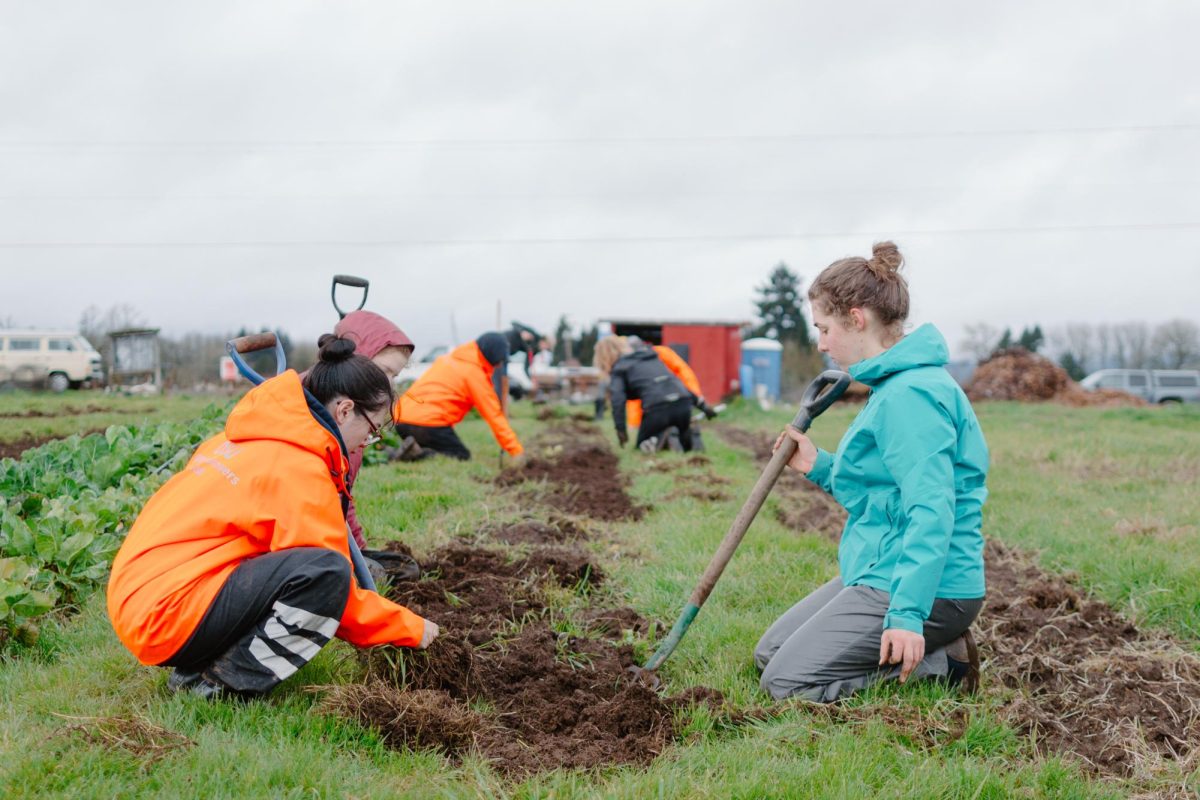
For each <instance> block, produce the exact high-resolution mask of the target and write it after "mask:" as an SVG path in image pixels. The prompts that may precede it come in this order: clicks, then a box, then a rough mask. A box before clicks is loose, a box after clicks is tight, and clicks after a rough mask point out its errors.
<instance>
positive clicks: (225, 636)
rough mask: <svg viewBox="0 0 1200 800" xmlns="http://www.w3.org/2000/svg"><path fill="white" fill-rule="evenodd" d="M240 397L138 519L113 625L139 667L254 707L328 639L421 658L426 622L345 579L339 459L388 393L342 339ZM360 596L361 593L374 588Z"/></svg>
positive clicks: (117, 575)
mask: <svg viewBox="0 0 1200 800" xmlns="http://www.w3.org/2000/svg"><path fill="white" fill-rule="evenodd" d="M320 347H321V354H320V361H319V363H317V365H316V366H314V367H313V368H312V369H311V370H310V371H309V372H308V373H307V375H306V376H305V377H304V379H303V381H301V378H300V376H299V375H297V374H296V373H295V372H294V371H291V370H289V371H287V372H284V373H283V374H281V375H279V376H277V377H275V378H271V379H270V380H268V381H265V382H264V383H262V384H261V385H260V386H258V387H256V388H254V389H253V390H251V391H250V392H249V393H247V394H246V396H245V397H244V398H242V400H241V401H240V402H239V403H238V404H237V406H236V407H235V408H234V409H233V411H232V412H231V413H230V415H229V419H228V420H227V421H226V423H225V430H224V432H223V433H220V434H218V435H216V436H214V437H213V438H211V439H209V440H208V441H207V442H205V443H204V444H202V445H201V446H200V447H199V449H198V450H197V451H196V453H195V455H193V456H192V459H191V461H190V462H188V464H187V466H186V467H185V468H184V469H183V470H181V471H180V472H179V473H178V474H177V475H175V476H174V477H173V478H171V480H169V481H168V482H167V483H166V484H164V485H163V487H162V488H161V489H159V490H158V491H157V492H156V493H155V494H154V496H153V497H151V498H150V501H149V502H148V503H147V504H146V507H145V508H144V509H142V513H141V514H140V515H139V516H138V518H137V521H136V522H135V523H134V525H133V528H132V529H131V530H130V531H129V535H128V536H127V537H126V539H125V543H124V544H123V545H122V546H121V550H120V552H119V553H117V557H116V559H115V561H114V562H113V568H112V576H111V578H110V579H109V583H108V614H109V618H110V619H111V620H112V624H113V627H114V628H115V629H116V632H117V636H118V637H120V639H121V641H122V642H123V643H124V644H125V646H126V647H127V648H129V650H130V651H131V652H132V653H133V654H134V655H135V656H137V658H138V660H139V661H141V662H142V663H143V664H152V665H158V666H163V667H174V668H175V672H174V673H173V674H172V676H171V678H170V680H169V681H168V685H169V686H170V687H171V688H172V689H174V690H181V689H188V690H190V691H192V692H193V693H194V694H198V695H201V696H205V697H216V696H219V695H222V694H236V695H260V694H263V693H265V692H268V691H270V690H271V689H272V688H274V687H275V686H276V685H277V684H278V683H279V682H280V681H283V680H284V679H286V678H288V677H289V676H291V675H292V674H293V673H295V672H296V670H298V669H299V668H300V667H302V666H303V665H304V664H306V663H307V662H308V661H309V660H311V659H312V658H313V656H315V655H316V654H317V652H318V651H320V649H321V648H322V647H323V646H324V645H325V644H326V643H327V642H328V641H329V640H330V638H331V637H333V636H337V637H338V638H340V639H345V640H346V641H348V642H351V643H352V644H355V645H358V646H360V647H367V646H371V645H380V644H392V645H397V646H401V647H427V646H428V645H429V643H430V642H432V641H433V639H434V638H435V637H436V636H437V635H438V627H437V625H436V624H434V623H433V622H430V621H428V620H425V619H422V618H421V617H419V616H417V615H416V614H414V613H413V612H411V611H409V610H408V609H406V608H404V607H403V606H399V605H397V604H395V603H393V602H391V601H389V600H386V599H384V598H383V597H381V596H380V595H379V594H377V593H376V592H374V591H370V590H367V589H363V588H362V585H361V584H360V583H359V581H358V579H357V578H356V576H355V573H354V569H353V567H352V566H351V556H350V552H351V551H350V540H349V534H348V532H347V527H346V517H345V513H346V508H347V505H348V503H349V500H350V497H349V493H348V492H347V490H346V483H345V476H346V472H347V468H348V456H349V455H350V453H352V452H354V451H355V450H358V449H360V448H362V447H363V445H364V444H365V443H366V442H367V441H368V440H369V439H370V438H371V437H372V436H374V435H375V433H376V432H377V431H378V430H379V428H381V427H383V426H385V425H387V424H388V423H390V422H391V415H392V405H393V403H394V400H395V397H394V394H393V392H392V384H391V381H389V380H388V378H387V376H386V375H385V374H384V372H383V371H382V370H381V369H379V367H377V366H376V365H374V364H373V363H372V362H371V361H370V360H369V359H366V358H364V357H362V356H357V355H354V343H353V342H352V341H350V340H348V339H338V338H335V337H333V336H328V335H327V336H323V337H321V342H320ZM364 582H366V584H367V585H370V583H369V582H367V581H364Z"/></svg>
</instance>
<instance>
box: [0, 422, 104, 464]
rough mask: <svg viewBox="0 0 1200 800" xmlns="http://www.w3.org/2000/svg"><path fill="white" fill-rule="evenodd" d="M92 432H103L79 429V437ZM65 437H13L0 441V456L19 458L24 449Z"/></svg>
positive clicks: (97, 429) (102, 430) (102, 431)
mask: <svg viewBox="0 0 1200 800" xmlns="http://www.w3.org/2000/svg"><path fill="white" fill-rule="evenodd" d="M93 433H104V428H94V429H92V430H87V431H79V436H80V438H82V437H84V436H90V435H92V434H93ZM63 438H66V437H64V436H62V435H57V436H22V437H21V438H20V439H13V440H12V441H11V442H0V458H15V459H17V460H20V458H21V456H22V455H23V454H24V453H25V451H26V450H32V449H33V448H35V447H41V446H42V445H44V444H46V443H47V442H53V441H56V440H58V439H63Z"/></svg>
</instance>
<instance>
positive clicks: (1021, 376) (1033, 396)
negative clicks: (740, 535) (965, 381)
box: [966, 347, 1146, 407]
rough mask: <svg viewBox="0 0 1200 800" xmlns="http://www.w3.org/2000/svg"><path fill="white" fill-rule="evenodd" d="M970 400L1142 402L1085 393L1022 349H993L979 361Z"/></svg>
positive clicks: (1110, 404) (1111, 404)
mask: <svg viewBox="0 0 1200 800" xmlns="http://www.w3.org/2000/svg"><path fill="white" fill-rule="evenodd" d="M966 391H967V397H969V398H971V399H972V400H976V401H978V400H1021V401H1024V402H1046V401H1049V402H1053V403H1060V404H1062V405H1068V406H1105V407H1114V406H1144V405H1146V401H1144V400H1142V399H1141V398H1139V397H1134V396H1133V395H1131V394H1129V393H1127V392H1119V391H1116V390H1114V389H1099V390H1095V391H1088V390H1087V389H1084V388H1083V387H1082V386H1080V385H1079V384H1078V383H1076V382H1075V381H1073V380H1071V376H1070V375H1068V374H1067V371H1066V370H1065V369H1063V368H1062V367H1060V366H1058V365H1057V364H1055V363H1054V362H1053V361H1051V360H1050V359H1048V358H1046V357H1045V356H1040V355H1038V354H1037V353H1031V352H1029V351H1028V350H1026V349H1025V348H1023V347H1009V348H1007V349H1004V350H997V351H996V352H995V353H992V354H991V355H990V356H988V358H987V359H985V360H984V361H981V362H980V363H979V366H978V367H977V368H976V370H975V374H974V375H972V376H971V383H970V384H969V385H968V386H967V389H966Z"/></svg>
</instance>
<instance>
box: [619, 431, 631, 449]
mask: <svg viewBox="0 0 1200 800" xmlns="http://www.w3.org/2000/svg"><path fill="white" fill-rule="evenodd" d="M617 444H619V445H620V446H621V447H624V446H625V445H627V444H629V434H628V433H626V432H625V431H623V430H621V431H617Z"/></svg>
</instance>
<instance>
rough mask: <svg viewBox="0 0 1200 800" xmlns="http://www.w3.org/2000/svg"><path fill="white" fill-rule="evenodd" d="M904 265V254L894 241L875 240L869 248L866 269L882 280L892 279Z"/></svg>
mask: <svg viewBox="0 0 1200 800" xmlns="http://www.w3.org/2000/svg"><path fill="white" fill-rule="evenodd" d="M903 266H904V256H902V255H900V248H899V247H896V244H895V242H876V243H875V245H874V246H873V247H872V248H871V258H870V259H869V260H868V261H867V269H869V270H871V272H872V273H874V275H875V277H877V278H879V279H880V280H882V281H886V280H890V279H892V278H893V277H894V276H895V275H896V274H897V273H898V272H899V271H900V268H901V267H903Z"/></svg>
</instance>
